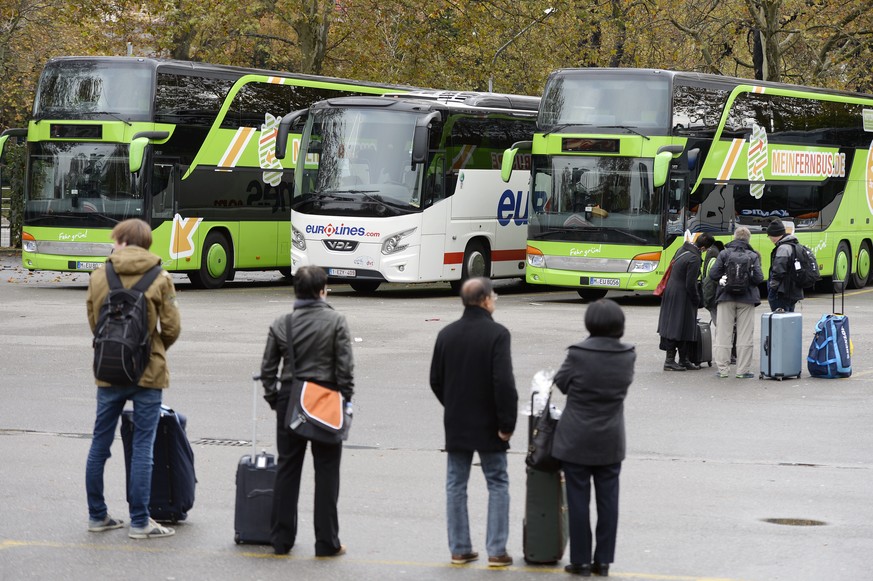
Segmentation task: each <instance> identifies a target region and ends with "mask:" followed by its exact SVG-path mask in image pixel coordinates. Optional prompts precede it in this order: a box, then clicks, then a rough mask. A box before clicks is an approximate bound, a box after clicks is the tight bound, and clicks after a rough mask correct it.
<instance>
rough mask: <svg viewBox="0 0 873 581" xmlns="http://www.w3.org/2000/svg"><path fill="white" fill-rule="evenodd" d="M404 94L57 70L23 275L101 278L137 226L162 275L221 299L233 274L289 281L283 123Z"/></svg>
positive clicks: (39, 133)
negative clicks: (121, 225) (144, 227)
mask: <svg viewBox="0 0 873 581" xmlns="http://www.w3.org/2000/svg"><path fill="white" fill-rule="evenodd" d="M408 88H409V87H405V86H396V85H382V84H375V83H365V82H361V81H353V80H347V79H337V78H330V77H320V76H310V75H298V74H287V73H279V72H273V71H262V70H255V69H244V68H238V67H229V66H217V65H208V64H203V63H194V62H184V61H172V60H160V59H149V58H135V57H63V58H57V59H52V60H50V61H49V62H48V63H47V64H46V66H45V69H44V70H43V72H42V75H41V77H40V80H39V84H38V87H37V91H36V98H35V102H34V107H33V119H32V120H31V121H30V122H29V125H28V128H27V131H26V136H27V150H28V153H27V179H26V186H25V203H24V227H23V232H22V262H23V265H24V266H25V267H26V268H28V269H32V270H54V271H90V270H93V269H94V268H97V267H98V266H99V265H100V264H101V263H102V262H103V261H104V260H105V258H106V256H108V255H109V252H110V251H111V249H112V244H111V241H110V239H109V234H110V231H111V229H112V227H113V226H114V225H115V224H116V223H117V222H119V221H120V220H124V219H126V218H142V219H144V220H146V221H148V222H149V223H150V224H151V226H152V229H153V231H154V244H153V246H152V251H153V252H155V253H156V254H158V255H160V256H161V257H162V259H163V261H164V267H165V268H166V269H167V270H169V271H175V272H184V273H186V274H187V275H188V277H189V278H190V279H191V282H192V283H193V284H194V285H195V286H198V287H202V288H217V287H220V286H222V285H223V284H224V283H225V282H226V281H227V280H231V279H232V278H233V276H234V273H235V272H236V271H239V270H273V269H278V270H281V271H283V272H285V273H290V268H291V242H290V236H291V226H290V220H291V211H290V208H289V203H290V199H291V191H292V188H293V183H294V178H293V168H294V165H293V162H294V161H295V160H294V159H289V160H288V161H287V163H284V164H283V162H282V161H279V160H277V159H276V158H275V155H274V151H275V142H276V129H277V127H278V123H279V121H280V120H281V117H282V115H284V114H285V113H287V112H288V111H289V110H299V109H305V108H307V107H309V105H311V104H312V103H315V102H317V101H322V100H324V99H329V98H333V97H339V96H350V95H380V94H383V93H386V92H389V91H390V92H398V91H401V92H402V91H405V90H407V89H408ZM300 128H302V122H301V124H300V127H298V128H296V129H297V130H296V132H295V131H292V135H290V137H289V144H288V150H289V151H291V152H293V153H296V151H297V149H298V147H299V129H300ZM22 133H24V132H23V131H21V130H11V131H9V132H7V136H8V135H21V134H22ZM0 139H3V138H0ZM2 145H3V142H2V141H0V148H2Z"/></svg>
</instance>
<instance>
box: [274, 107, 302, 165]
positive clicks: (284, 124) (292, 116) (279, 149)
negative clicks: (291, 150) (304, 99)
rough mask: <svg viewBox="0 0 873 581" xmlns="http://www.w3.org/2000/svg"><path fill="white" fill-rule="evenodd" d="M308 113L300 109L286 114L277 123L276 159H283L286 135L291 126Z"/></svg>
mask: <svg viewBox="0 0 873 581" xmlns="http://www.w3.org/2000/svg"><path fill="white" fill-rule="evenodd" d="M307 113H309V109H300V110H299V111H292V112H291V113H288V114H287V115H285V116H284V117H282V120H281V121H280V122H279V130H278V133H277V134H276V159H285V154H286V153H287V151H288V134H289V133H290V132H291V125H293V124H294V122H295V121H297V120H298V119H300V118H301V117H303V116H304V115H306V114H307Z"/></svg>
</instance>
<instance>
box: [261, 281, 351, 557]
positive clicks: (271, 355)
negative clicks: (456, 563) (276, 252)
mask: <svg viewBox="0 0 873 581" xmlns="http://www.w3.org/2000/svg"><path fill="white" fill-rule="evenodd" d="M294 294H295V295H296V297H297V300H296V301H294V311H293V313H288V314H285V315H282V316H280V317H279V318H277V319H276V320H275V321H273V323H272V325H270V332H269V334H268V336H267V346H266V348H265V349H264V359H263V361H262V362H261V381H262V382H263V385H264V389H265V390H266V395H265V396H264V397H265V399H266V400H267V401H268V402H269V403H270V406H271V407H273V409H275V410H276V449H277V450H278V452H279V462H278V471H277V473H276V484H275V489H274V493H273V513H272V519H271V522H272V527H271V528H272V531H271V542H272V545H273V551H274V552H275V553H276V554H277V555H285V554H287V553H288V552H289V551H290V550H291V548H292V547H293V546H294V541H295V539H296V537H297V499H298V496H299V493H300V474H301V470H302V469H303V457H304V455H305V454H306V445H307V442H309V440H307V439H306V438H303V437H302V436H299V435H297V434H296V433H294V432H293V431H291V429H290V428H289V427H288V424H287V423H286V421H285V416H286V413H287V409H288V400H289V399H290V398H291V384H292V382H293V381H314V382H317V383H318V384H320V385H323V386H325V387H329V388H331V389H336V390H337V391H340V392H342V394H343V397H344V399H345V401H346V402H351V400H352V395H353V394H354V386H355V382H354V376H353V371H354V361H353V358H352V342H351V338H350V335H349V326H348V323H346V319H345V317H344V316H343V315H341V314H340V313H338V312H336V311H335V310H333V307H331V306H330V305H329V304H327V301H326V300H325V299H326V298H327V274H326V273H325V272H324V270H323V269H321V268H319V267H317V266H304V267H301V268H300V269H299V270H298V271H297V272H296V273H295V275H294ZM289 317H290V319H291V338H290V339H291V349H292V350H293V354H294V359H293V365H289V358H288V357H286V355H290V353H289V350H288V340H289V338H288V332H287V330H286V329H287V328H288V319H289ZM283 359H284V362H283V364H282V372H281V375H280V376H279V377H277V371H278V370H279V362H280V361H281V360H283ZM279 379H280V380H281V389H279V390H278V391H277V390H276V383H277V380H279ZM311 446H312V464H313V467H314V468H315V510H314V513H313V524H314V525H315V555H316V556H317V557H336V556H339V555H342V554H344V553H345V551H346V548H345V546H343V545H341V544H340V541H339V518H338V516H337V501H338V500H339V486H340V460H341V458H342V452H343V445H342V442H340V443H338V444H326V443H323V442H317V441H315V440H312V441H311Z"/></svg>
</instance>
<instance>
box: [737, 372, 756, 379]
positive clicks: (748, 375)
mask: <svg viewBox="0 0 873 581" xmlns="http://www.w3.org/2000/svg"><path fill="white" fill-rule="evenodd" d="M754 377H755V374H754V373H737V379H754Z"/></svg>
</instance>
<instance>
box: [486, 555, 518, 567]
mask: <svg viewBox="0 0 873 581" xmlns="http://www.w3.org/2000/svg"><path fill="white" fill-rule="evenodd" d="M510 565H512V557H510V556H509V555H508V554H506V553H504V554H502V555H500V556H499V557H488V566H489V567H509V566H510Z"/></svg>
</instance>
